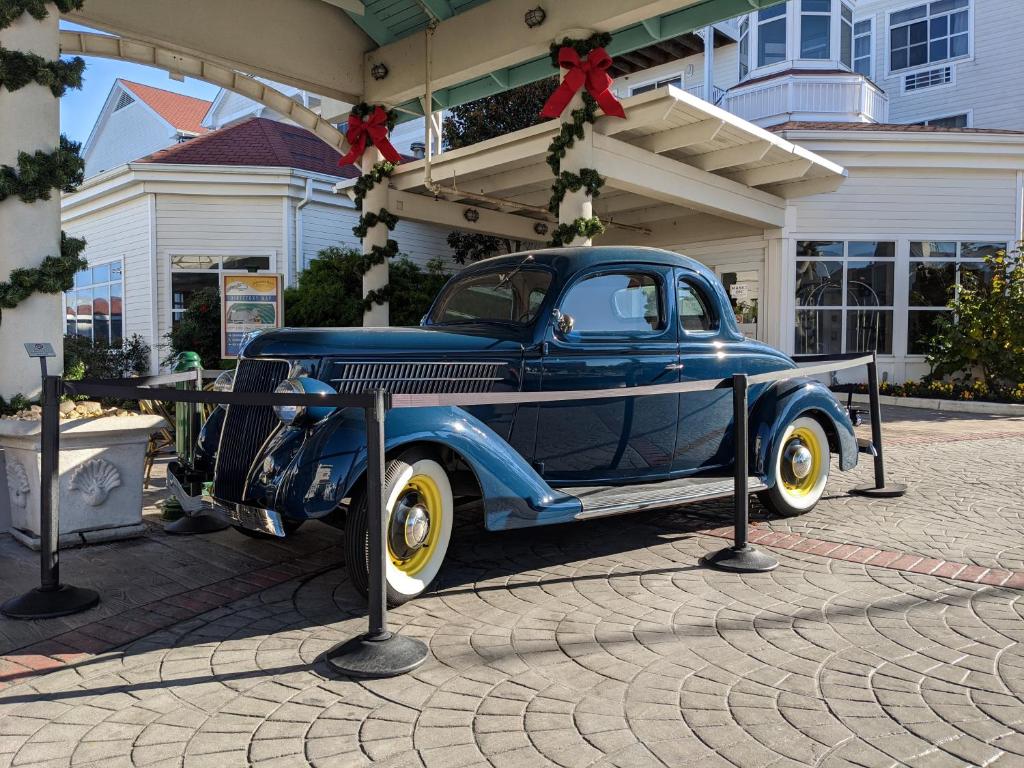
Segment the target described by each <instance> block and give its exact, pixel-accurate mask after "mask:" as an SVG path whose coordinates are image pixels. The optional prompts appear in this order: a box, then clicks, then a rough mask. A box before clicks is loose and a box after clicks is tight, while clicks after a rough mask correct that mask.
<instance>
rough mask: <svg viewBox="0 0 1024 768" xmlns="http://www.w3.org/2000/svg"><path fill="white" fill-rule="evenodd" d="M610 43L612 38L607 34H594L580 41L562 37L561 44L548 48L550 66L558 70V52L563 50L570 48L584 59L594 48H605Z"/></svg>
mask: <svg viewBox="0 0 1024 768" xmlns="http://www.w3.org/2000/svg"><path fill="white" fill-rule="evenodd" d="M611 42H612V36H611V34H610V33H608V32H595V33H594V34H592V35H591V36H590V37H585V38H583V39H582V40H580V39H575V40H574V39H572V38H569V37H563V38H562V41H561V42H558V43H552V44H551V47H550V49H549V50H550V53H551V64H552V66H554V67H555V69H558V52H559V51H560V50H562V49H563V48H572V49H573V50H575V51H576V53H578V54H579V55H580V58H581V59H582V58H584V57H586V56H587V54H589V53H590V52H591V51H592V50H594V49H595V48H607V47H608V46H609V45H610V44H611Z"/></svg>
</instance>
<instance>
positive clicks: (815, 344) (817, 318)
mask: <svg viewBox="0 0 1024 768" xmlns="http://www.w3.org/2000/svg"><path fill="white" fill-rule="evenodd" d="M842 317H843V313H842V312H841V311H840V310H838V309H829V310H807V309H800V310H797V313H796V337H795V340H794V345H793V346H794V349H795V352H796V354H798V355H831V354H839V353H841V352H842V351H843V340H842V332H843V326H842Z"/></svg>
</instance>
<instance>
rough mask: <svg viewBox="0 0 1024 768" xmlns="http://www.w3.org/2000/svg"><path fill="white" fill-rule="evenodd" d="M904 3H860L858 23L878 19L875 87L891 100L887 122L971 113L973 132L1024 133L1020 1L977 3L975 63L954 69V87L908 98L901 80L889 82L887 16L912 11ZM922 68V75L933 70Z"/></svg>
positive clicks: (898, 0)
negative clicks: (999, 129)
mask: <svg viewBox="0 0 1024 768" xmlns="http://www.w3.org/2000/svg"><path fill="white" fill-rule="evenodd" d="M911 4H912V3H911V2H907V1H906V0H861V2H860V3H859V4H858V6H857V11H856V14H857V19H858V20H860V19H865V18H867V17H868V16H872V17H873V18H874V40H873V43H874V66H875V82H876V83H878V85H879V86H881V87H882V88H883V89H884V90H885V92H886V93H887V94H888V95H889V121H890V122H893V123H914V122H918V121H921V120H925V119H930V118H935V117H944V116H948V115H956V114H961V113H967V112H970V111H972V110H973V117H974V121H973V124H972V125H973V127H975V128H1009V129H1014V130H1024V88H1022V87H1021V86H1020V83H1021V82H1022V81H1024V55H1021V53H1020V33H1021V29H1022V28H1024V3H1022V2H1021V0H973V13H974V18H973V21H974V27H973V29H972V36H973V44H974V59H973V60H972V61H962V62H960V63H956V64H953V65H952V66H953V68H954V69H955V73H954V83H953V84H952V85H943V86H935V87H932V88H925V89H922V90H919V91H912V92H910V93H907V94H904V93H903V92H902V90H903V89H902V76H893V77H886V63H887V57H888V55H889V51H888V34H889V32H888V29H887V28H886V15H887V12H888V11H890V10H892V9H900V8H905V7H907V6H908V5H911ZM930 68H931V66H929V67H924V68H923V69H930Z"/></svg>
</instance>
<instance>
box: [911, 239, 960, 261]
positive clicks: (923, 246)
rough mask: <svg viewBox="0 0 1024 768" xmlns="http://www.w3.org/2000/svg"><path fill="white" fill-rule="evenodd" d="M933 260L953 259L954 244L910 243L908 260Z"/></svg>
mask: <svg viewBox="0 0 1024 768" xmlns="http://www.w3.org/2000/svg"><path fill="white" fill-rule="evenodd" d="M922 257H924V258H933V259H955V258H956V243H953V242H945V241H943V242H936V241H925V242H912V243H911V244H910V258H912V259H920V258H922Z"/></svg>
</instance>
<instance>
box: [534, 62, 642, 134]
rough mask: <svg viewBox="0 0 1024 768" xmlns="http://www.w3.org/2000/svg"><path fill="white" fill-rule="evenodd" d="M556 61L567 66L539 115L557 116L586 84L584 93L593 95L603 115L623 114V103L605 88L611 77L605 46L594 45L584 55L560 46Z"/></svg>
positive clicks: (622, 115) (623, 115) (619, 115)
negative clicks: (609, 75) (585, 55)
mask: <svg viewBox="0 0 1024 768" xmlns="http://www.w3.org/2000/svg"><path fill="white" fill-rule="evenodd" d="M558 65H559V66H560V67H564V68H565V69H567V70H568V72H566V73H565V77H564V78H563V79H562V83H561V84H560V85H559V86H558V88H556V89H555V92H554V93H552V94H551V96H550V97H549V98H548V100H547V102H545V104H544V109H542V110H541V112H540V114H541V117H558V116H560V115H561V114H562V112H564V111H565V108H566V107H567V106H569V102H570V101H571V100H572V97H573V96H574V95H575V94H576V92H577V91H579V89H580V88H582V87H583V86H584V84H585V85H586V86H587V93H589V94H590V95H591V96H593V97H594V99H595V100H596V101H597V104H598V106H599V107H601V109H603V110H604V113H605V114H606V115H615V116H616V117H625V116H626V112H625V110H623V108H622V105H621V104H620V103H619V102H618V100H617V99H616V98H615V94H613V93H612V92H611V91H609V90H608V87H609V86H610V85H611V84H612V79H611V78H610V77H608V68H609V67H610V66H611V65H612V57H611V56H609V55H608V51H606V50H605V49H604V48H595V49H594V50H592V51H591V52H590V53H588V54H587V58H586V59H582V60H581V59H580V55H579V54H578V53H576V50H575V49H574V48H570V47H569V46H567V45H566V46H563V47H562V48H561V49H560V50H559V51H558Z"/></svg>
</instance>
